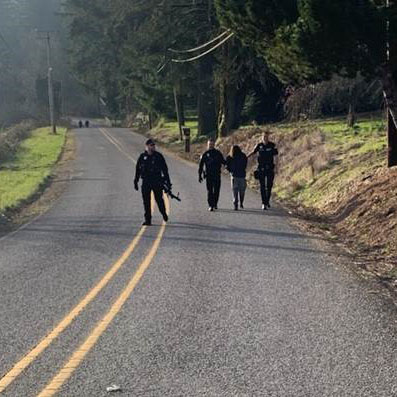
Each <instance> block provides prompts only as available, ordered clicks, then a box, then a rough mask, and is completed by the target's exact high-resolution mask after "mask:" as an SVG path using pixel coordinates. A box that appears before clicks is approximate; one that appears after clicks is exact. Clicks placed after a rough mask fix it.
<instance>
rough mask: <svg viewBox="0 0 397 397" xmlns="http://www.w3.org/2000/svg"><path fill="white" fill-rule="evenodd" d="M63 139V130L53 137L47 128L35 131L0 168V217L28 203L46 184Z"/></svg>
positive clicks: (59, 130) (60, 151) (64, 135)
mask: <svg viewBox="0 0 397 397" xmlns="http://www.w3.org/2000/svg"><path fill="white" fill-rule="evenodd" d="M65 137H66V128H59V129H58V134H56V135H53V134H51V131H50V128H39V129H36V130H34V131H33V132H32V134H31V136H30V137H29V138H27V139H25V140H24V141H23V142H22V143H21V144H20V146H19V147H18V149H17V151H16V153H15V155H14V156H13V157H12V158H11V159H10V160H8V161H6V162H4V163H3V164H0V213H5V212H7V211H12V210H14V209H16V208H18V207H19V206H21V205H23V204H24V203H26V202H28V201H29V200H30V199H31V198H32V197H33V196H34V195H35V194H36V193H37V192H38V191H39V190H40V189H41V188H42V187H43V186H44V185H45V184H46V181H47V180H48V178H49V177H50V176H51V173H52V169H53V167H54V165H55V163H56V162H57V160H58V159H59V157H60V155H61V153H62V148H63V146H64V143H65Z"/></svg>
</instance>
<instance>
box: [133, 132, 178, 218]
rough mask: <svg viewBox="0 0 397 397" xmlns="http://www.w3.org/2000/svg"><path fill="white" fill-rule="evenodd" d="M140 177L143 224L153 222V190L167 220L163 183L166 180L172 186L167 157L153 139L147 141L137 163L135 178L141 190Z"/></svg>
mask: <svg viewBox="0 0 397 397" xmlns="http://www.w3.org/2000/svg"><path fill="white" fill-rule="evenodd" d="M140 178H142V198H143V206H144V209H145V221H144V222H143V224H142V225H146V226H150V225H151V224H152V211H151V192H152V191H153V193H154V198H155V199H156V202H157V206H158V207H159V211H160V213H161V215H162V216H163V219H164V221H165V222H167V221H168V215H167V212H166V209H165V204H164V199H163V184H164V181H165V182H167V183H169V185H170V186H171V181H170V177H169V175H168V167H167V164H166V162H165V159H164V157H163V155H162V154H161V153H159V152H157V151H156V146H155V143H154V141H153V140H152V139H148V140H147V141H146V150H145V151H144V152H143V153H142V154H141V155H140V156H139V159H138V162H137V164H136V170H135V179H134V187H135V190H139V186H138V182H139V179H140Z"/></svg>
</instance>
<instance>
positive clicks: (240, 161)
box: [226, 153, 247, 178]
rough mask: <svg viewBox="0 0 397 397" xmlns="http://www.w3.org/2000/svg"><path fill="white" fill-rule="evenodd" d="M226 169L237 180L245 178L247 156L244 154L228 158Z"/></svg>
mask: <svg viewBox="0 0 397 397" xmlns="http://www.w3.org/2000/svg"><path fill="white" fill-rule="evenodd" d="M226 168H227V170H228V171H229V172H230V173H231V174H232V176H234V177H236V178H245V175H246V173H245V169H246V168H247V156H246V155H245V154H244V153H241V154H240V155H238V156H236V157H231V156H227V157H226Z"/></svg>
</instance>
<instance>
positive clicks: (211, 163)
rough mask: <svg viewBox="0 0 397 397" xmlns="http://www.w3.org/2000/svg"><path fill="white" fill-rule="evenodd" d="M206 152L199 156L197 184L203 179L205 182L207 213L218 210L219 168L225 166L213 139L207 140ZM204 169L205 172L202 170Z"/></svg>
mask: <svg viewBox="0 0 397 397" xmlns="http://www.w3.org/2000/svg"><path fill="white" fill-rule="evenodd" d="M207 146H208V150H207V151H206V152H205V153H204V154H203V155H202V156H201V159H200V165H199V171H198V174H199V179H198V180H199V182H200V183H201V182H202V181H203V177H204V178H205V179H206V180H207V200H208V205H209V208H208V211H214V210H216V209H218V200H219V192H220V189H221V168H222V165H223V164H226V162H225V159H224V158H223V155H222V153H221V152H220V151H219V150H217V149H215V141H214V139H213V138H210V139H208V142H207ZM204 168H205V170H204Z"/></svg>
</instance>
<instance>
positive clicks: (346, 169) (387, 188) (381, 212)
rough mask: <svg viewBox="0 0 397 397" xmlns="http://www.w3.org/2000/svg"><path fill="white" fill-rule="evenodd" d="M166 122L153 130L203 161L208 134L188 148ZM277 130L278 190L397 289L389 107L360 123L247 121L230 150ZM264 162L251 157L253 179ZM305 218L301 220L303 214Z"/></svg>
mask: <svg viewBox="0 0 397 397" xmlns="http://www.w3.org/2000/svg"><path fill="white" fill-rule="evenodd" d="M171 127H172V125H167V124H165V125H164V126H163V128H160V129H159V130H152V131H151V132H150V135H151V136H153V137H154V138H155V139H157V140H158V141H160V142H162V143H163V144H165V146H166V147H167V148H168V149H170V150H172V151H174V152H177V153H178V155H180V156H181V157H185V158H188V159H190V160H192V161H197V160H198V158H199V156H200V154H201V153H202V152H203V151H204V150H205V142H201V143H200V142H197V143H193V144H192V145H191V153H190V154H188V155H187V154H185V153H183V143H181V142H179V141H177V140H176V139H175V136H176V137H177V136H178V135H177V129H175V128H174V129H172V128H171ZM264 130H269V131H270V132H271V133H272V138H271V139H272V140H274V141H275V142H276V143H277V146H278V148H279V153H280V156H279V157H280V172H279V174H278V175H277V177H276V181H275V189H274V191H275V195H276V196H277V197H278V199H279V200H280V201H281V202H282V203H283V204H284V205H285V206H287V208H289V209H290V210H291V211H292V212H293V214H294V215H295V217H296V219H300V220H302V222H306V223H304V224H302V225H301V226H303V227H304V228H305V229H306V230H308V231H309V232H313V233H315V234H322V235H324V236H326V237H329V238H331V239H333V240H336V241H339V242H340V243H341V244H342V246H344V247H345V248H346V249H347V250H348V251H349V252H350V253H351V254H352V255H353V256H354V258H355V259H354V261H352V262H353V263H355V264H357V267H358V268H360V271H363V272H364V273H366V272H368V274H370V275H371V276H372V275H375V276H376V277H377V278H378V279H379V280H381V281H382V283H385V284H386V285H387V286H388V287H390V288H391V289H392V290H394V291H396V292H397V167H394V168H391V169H388V168H386V146H387V143H386V126H385V122H384V120H383V117H382V115H381V114H377V115H368V114H366V115H359V121H358V122H357V124H356V125H355V127H354V128H348V127H347V126H346V122H345V119H344V118H332V119H322V120H314V121H306V122H299V123H277V124H270V125H265V126H261V127H260V128H259V129H258V128H254V127H251V126H249V127H242V128H240V129H239V130H237V131H235V132H234V134H232V135H231V136H228V137H226V138H223V139H220V140H219V141H218V142H217V146H218V147H219V149H220V150H221V151H222V152H223V153H224V154H226V153H228V151H229V149H230V147H231V146H232V145H233V144H238V145H240V147H241V148H242V149H243V151H244V152H245V153H248V152H250V151H251V150H252V149H253V148H254V146H255V145H256V143H257V142H258V141H259V140H260V139H261V133H262V131H264ZM255 167H256V164H255V161H250V163H249V168H250V170H249V172H248V183H249V184H250V186H251V187H252V188H254V189H257V188H258V186H257V181H255V180H254V179H253V177H252V171H253V169H254V168H255ZM299 222H300V221H299Z"/></svg>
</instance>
